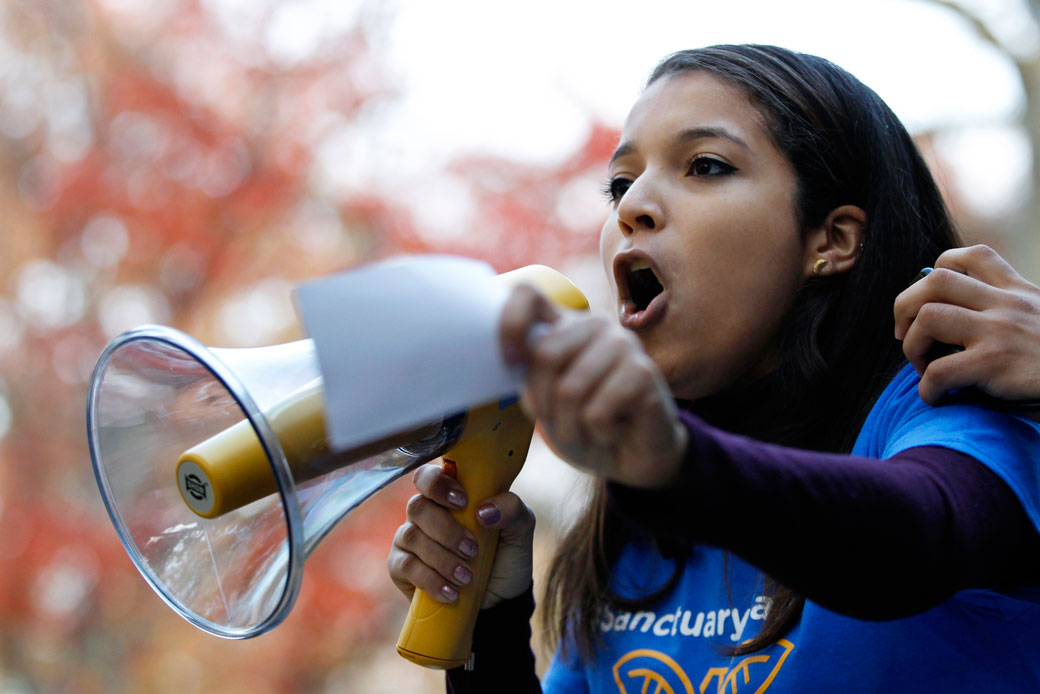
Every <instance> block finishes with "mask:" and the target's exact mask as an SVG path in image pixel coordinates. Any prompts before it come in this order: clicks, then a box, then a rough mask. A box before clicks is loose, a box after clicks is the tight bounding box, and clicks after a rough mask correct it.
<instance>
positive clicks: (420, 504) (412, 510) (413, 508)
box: [405, 494, 429, 518]
mask: <svg viewBox="0 0 1040 694" xmlns="http://www.w3.org/2000/svg"><path fill="white" fill-rule="evenodd" d="M427 504H429V500H428V499H427V498H426V497H425V496H423V495H422V494H415V495H414V496H412V498H411V499H409V500H408V504H407V505H406V506H405V513H406V515H407V517H408V518H412V517H414V516H417V515H418V514H419V513H421V512H422V511H423V509H424V508H426V506H427Z"/></svg>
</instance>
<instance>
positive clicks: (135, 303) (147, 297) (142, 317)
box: [98, 285, 170, 339]
mask: <svg viewBox="0 0 1040 694" xmlns="http://www.w3.org/2000/svg"><path fill="white" fill-rule="evenodd" d="M98 319H99V321H100V322H101V329H102V330H103V331H104V333H105V336H106V337H108V338H110V339H111V338H113V337H115V336H116V335H119V334H120V333H122V332H124V331H126V330H131V329H133V328H137V327H140V326H142V325H146V324H151V323H159V324H163V323H168V322H169V320H170V302H169V301H167V299H166V296H165V295H164V294H163V293H162V292H160V291H159V290H157V289H155V288H153V287H150V286H147V287H146V286H139V285H121V286H118V287H115V288H114V289H112V290H111V291H110V292H108V293H107V294H105V296H104V297H103V298H102V299H101V305H100V306H99V308H98Z"/></svg>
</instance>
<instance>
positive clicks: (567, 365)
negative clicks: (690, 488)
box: [501, 286, 688, 487]
mask: <svg viewBox="0 0 1040 694" xmlns="http://www.w3.org/2000/svg"><path fill="white" fill-rule="evenodd" d="M539 323H546V324H549V326H550V327H549V329H548V330H547V331H544V333H543V334H541V335H540V336H539V337H538V338H537V339H535V340H533V343H534V344H531V345H529V344H528V335H529V334H530V333H531V330H532V328H533V327H534V326H535V325H537V324H539ZM501 333H502V345H503V349H504V351H505V355H506V360H507V361H508V362H510V363H512V364H524V365H526V367H527V369H528V372H527V387H526V389H525V392H524V395H523V399H522V405H523V407H524V410H525V411H526V412H527V414H528V415H530V416H531V417H533V418H534V419H535V420H536V421H537V423H538V426H539V429H540V431H541V432H542V436H543V437H544V438H545V440H546V441H547V442H548V443H549V445H550V446H551V447H552V449H553V450H554V451H555V452H556V454H557V455H559V456H560V457H561V458H563V459H564V460H566V461H567V462H569V463H571V464H572V465H574V466H576V467H578V468H581V469H584V470H587V471H589V472H591V473H593V474H596V475H601V476H603V477H606V478H608V479H612V480H614V481H617V482H620V483H622V484H626V485H630V486H633V487H659V486H663V485H665V484H667V483H668V482H669V481H671V480H672V479H674V478H675V477H676V475H677V474H678V472H679V468H680V466H681V464H682V458H683V454H684V452H685V450H686V444H687V437H688V434H687V432H686V429H685V427H684V426H683V425H682V423H681V422H680V421H679V417H678V414H677V409H676V406H675V402H674V400H673V398H672V395H671V392H670V391H669V390H668V385H667V384H666V383H665V381H664V378H663V377H662V375H661V373H660V372H659V371H658V369H657V366H656V365H655V364H654V362H653V361H652V360H651V359H650V357H649V356H647V354H646V352H644V351H643V348H642V345H640V343H639V340H638V339H637V338H636V337H635V335H633V334H632V333H630V332H628V331H627V330H624V329H623V328H621V327H620V326H619V325H617V324H616V323H613V322H611V321H610V320H608V319H607V318H605V317H603V316H596V315H592V314H587V313H581V314H579V313H568V314H566V315H561V314H560V312H559V311H557V310H556V309H555V308H554V307H553V306H552V305H551V304H550V303H549V302H548V301H546V300H545V298H543V297H542V296H541V295H540V294H538V293H537V292H536V291H535V290H534V289H532V288H530V287H528V286H520V287H517V288H516V289H514V290H513V293H512V294H511V295H510V297H509V300H508V301H507V303H506V306H505V308H504V310H503V315H502V327H501Z"/></svg>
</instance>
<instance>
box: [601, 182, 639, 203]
mask: <svg viewBox="0 0 1040 694" xmlns="http://www.w3.org/2000/svg"><path fill="white" fill-rule="evenodd" d="M631 187H632V181H630V180H628V179H627V178H621V177H618V178H612V179H610V180H609V181H607V184H606V185H605V186H603V195H604V196H606V198H607V200H609V201H610V202H617V201H618V200H620V199H621V196H622V195H624V194H625V193H626V192H627V191H628V189H629V188H631Z"/></svg>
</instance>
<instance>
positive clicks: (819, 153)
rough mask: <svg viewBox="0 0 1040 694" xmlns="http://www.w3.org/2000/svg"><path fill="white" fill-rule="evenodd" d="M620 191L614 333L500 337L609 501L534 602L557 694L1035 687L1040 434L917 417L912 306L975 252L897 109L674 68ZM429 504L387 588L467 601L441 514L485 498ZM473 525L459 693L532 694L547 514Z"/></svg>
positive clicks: (734, 56)
mask: <svg viewBox="0 0 1040 694" xmlns="http://www.w3.org/2000/svg"><path fill="white" fill-rule="evenodd" d="M607 193H608V197H609V199H610V204H611V213H610V216H609V218H608V219H607V221H606V222H605V224H604V227H603V230H602V234H601V252H602V257H603V261H604V267H605V270H606V272H607V276H608V277H609V278H610V280H611V282H612V284H613V286H614V289H615V291H616V296H617V305H618V319H619V320H618V321H617V323H620V325H618V324H617V323H614V322H613V321H610V320H606V319H604V318H599V317H596V316H572V315H567V316H561V315H559V314H558V313H557V312H556V311H555V310H554V309H553V308H552V307H551V306H550V305H549V304H547V303H546V302H545V301H544V300H542V299H541V298H540V297H539V296H538V295H537V294H535V293H534V292H533V291H531V290H527V289H524V288H521V289H519V290H517V291H516V292H515V293H514V294H513V295H512V297H511V299H510V301H509V303H508V304H507V306H506V309H505V312H504V314H503V323H502V334H503V345H504V348H505V350H506V355H507V358H509V359H511V360H513V361H516V362H523V363H526V364H527V366H528V369H529V376H528V382H527V388H526V391H525V393H524V403H525V406H526V408H527V409H528V411H529V412H530V414H531V415H532V416H534V417H536V418H537V420H538V422H539V426H540V428H541V432H542V434H543V435H544V436H545V438H546V439H547V441H548V442H549V443H550V445H551V446H552V447H553V449H554V450H555V451H556V452H557V453H558V454H559V455H560V456H561V457H563V458H564V459H566V460H568V461H569V462H571V463H572V464H574V465H576V466H578V467H580V468H582V469H585V470H588V471H589V472H591V473H592V474H593V475H594V476H595V478H596V479H598V480H600V482H599V483H598V485H597V487H596V490H595V493H594V494H593V495H592V499H591V501H590V503H589V506H588V507H587V508H586V509H585V512H584V514H583V516H582V517H581V518H580V519H579V520H578V522H577V523H576V524H575V525H574V527H573V528H572V529H571V531H570V532H569V533H568V535H567V536H566V537H565V538H564V540H563V542H562V544H561V546H560V549H559V552H558V554H557V556H556V558H555V559H554V561H553V564H552V566H551V569H550V572H549V576H548V580H547V583H546V586H545V600H544V605H545V608H546V615H547V618H548V620H549V631H550V634H551V636H552V637H554V639H555V641H556V643H557V644H558V650H557V654H556V657H555V658H554V661H553V663H552V665H551V666H550V668H549V671H548V673H547V676H546V681H545V689H546V690H548V691H554V692H572V691H573V692H585V691H588V692H637V691H638V692H650V691H656V692H705V691H712V692H716V691H717V692H723V691H726V692H730V691H732V692H737V691H741V692H744V691H746V692H765V691H769V692H770V693H772V694H775V693H776V692H807V691H821V692H874V691H886V692H900V691H906V692H919V691H992V690H993V689H995V688H1000V689H1003V690H1007V691H1029V690H1035V689H1038V688H1040V649H1038V648H1037V646H1038V645H1040V627H1038V626H1036V625H1037V618H1040V588H1038V585H1040V533H1038V530H1037V528H1038V527H1040V426H1037V425H1034V424H1033V423H1032V422H1030V421H1027V420H1025V419H1022V418H1018V417H1016V416H1014V415H1007V414H1002V413H997V412H991V411H987V410H985V409H980V408H977V407H971V406H966V405H950V406H942V407H931V406H929V405H928V404H926V403H925V402H923V401H922V400H921V399H920V398H919V397H918V395H917V387H918V376H917V373H916V372H915V371H914V369H913V368H912V367H911V366H909V365H905V361H904V360H903V358H902V354H901V351H900V349H901V348H900V343H899V342H898V341H896V340H894V339H893V332H894V329H895V326H894V325H893V318H892V306H893V301H894V299H895V298H896V296H897V295H898V294H899V293H900V292H901V291H902V290H903V289H905V288H906V286H907V284H908V283H910V281H911V280H912V279H913V278H914V277H915V275H916V274H917V273H918V272H919V271H920V269H921V268H922V267H925V266H930V265H932V263H934V262H935V260H936V258H937V257H938V256H939V255H940V254H941V253H942V252H943V251H946V250H948V249H950V248H951V247H953V246H955V245H956V237H955V232H954V230H953V228H952V225H951V223H950V221H949V218H948V216H947V213H946V210H945V208H944V206H943V203H942V201H941V198H940V196H939V193H938V192H937V190H936V188H935V185H934V184H933V182H932V179H931V178H930V176H929V174H928V171H927V169H926V167H925V165H924V163H923V162H922V160H921V158H920V156H919V155H918V153H917V152H916V150H915V148H914V145H913V143H912V141H911V139H910V138H909V136H908V135H907V133H906V131H905V129H904V128H903V127H902V126H901V125H900V124H899V122H898V120H897V119H896V118H895V117H894V115H893V114H892V113H891V111H890V110H889V109H888V108H887V107H886V106H885V105H884V103H883V102H881V100H880V99H879V98H878V97H877V96H876V95H875V94H874V93H873V92H872V91H870V90H869V89H868V88H866V87H865V86H863V85H862V84H861V83H859V82H858V81H857V80H855V79H854V78H853V77H851V76H850V75H848V74H847V73H845V72H844V71H842V70H841V69H839V68H837V67H835V66H834V65H832V64H830V63H828V62H826V61H824V60H821V59H819V58H815V57H812V56H807V55H802V54H797V53H793V52H790V51H787V50H783V49H779V48H775V47H768V46H716V47H711V48H706V49H700V50H694V51H684V52H681V53H678V54H675V55H673V56H670V57H669V58H667V59H665V60H664V61H663V62H662V63H661V64H660V65H659V66H658V67H657V69H656V70H655V71H654V73H653V74H652V76H651V77H650V79H649V81H648V84H647V87H646V89H645V91H644V93H643V94H642V96H641V97H640V98H639V100H638V101H637V102H636V104H635V106H634V107H633V109H632V111H631V113H630V114H629V117H628V119H627V120H626V123H625V126H624V130H623V133H622V136H621V142H620V144H619V145H618V148H617V150H616V151H615V153H614V156H613V158H612V160H611V163H610V169H609V182H608V184H607ZM913 313H914V311H912V310H911V311H910V312H909V313H908V315H910V314H913ZM537 322H545V323H550V324H551V325H552V330H551V331H550V332H549V333H548V334H547V335H545V336H544V337H542V338H541V339H539V340H538V341H537V342H536V343H535V345H534V346H533V347H528V346H527V345H526V343H525V336H526V335H527V334H528V332H529V330H530V327H531V326H532V325H533V324H535V323H537ZM906 324H907V321H906V320H905V319H901V323H900V326H901V327H900V329H901V330H903V331H904V332H906V330H905V328H906ZM908 340H911V341H913V340H914V338H913V336H912V335H908ZM415 482H416V486H417V487H418V489H419V491H420V494H419V495H418V496H416V497H415V498H414V499H413V501H412V502H411V503H410V504H409V508H408V521H407V522H406V523H405V525H404V526H402V528H401V530H400V532H399V533H398V535H397V536H396V537H395V541H394V547H393V548H392V550H391V553H390V557H389V560H388V565H389V568H390V573H391V576H392V578H393V579H394V580H395V582H396V583H397V585H398V586H399V587H400V588H401V589H402V591H404V592H405V593H406V594H409V595H410V593H411V591H413V590H414V588H415V587H419V588H422V589H423V590H426V591H427V592H429V593H431V594H434V595H439V596H440V597H441V598H442V599H444V600H445V601H451V600H453V599H454V598H455V597H456V596H457V594H458V590H464V589H465V585H466V583H468V581H469V580H470V578H471V575H472V574H471V572H470V570H469V569H468V566H467V558H468V557H469V556H471V554H472V548H473V544H474V543H473V538H472V537H471V536H468V534H467V532H466V531H465V530H464V529H462V528H461V527H460V526H459V525H458V524H456V523H454V521H452V520H451V517H450V515H449V514H448V512H447V510H446V509H447V508H450V507H453V506H454V507H461V506H464V505H465V504H466V502H467V500H466V499H465V494H464V492H463V490H462V489H461V488H459V487H458V485H456V484H455V483H454V481H453V480H451V479H450V478H449V477H447V476H445V475H443V474H441V472H440V470H439V468H438V466H436V465H430V466H425V467H423V468H422V469H420V470H419V471H418V472H417V474H416V477H415ZM476 501H479V502H480V503H479V505H477V507H476V508H477V514H478V516H479V517H480V518H481V521H482V522H484V523H485V524H486V525H489V526H491V527H496V528H500V529H501V530H502V531H503V532H502V538H501V544H500V547H499V551H498V555H497V557H496V564H495V568H494V570H493V576H492V581H491V585H490V586H489V592H488V598H487V599H486V601H485V608H486V609H485V610H484V611H483V612H482V614H481V617H480V620H479V621H478V626H477V634H476V637H475V645H474V652H475V657H476V660H475V668H474V669H473V670H472V671H469V672H464V671H458V672H452V673H450V674H449V688H454V689H455V691H460V692H461V691H496V692H497V691H537V690H538V688H539V686H540V685H539V683H538V682H537V680H536V679H535V677H534V674H533V659H532V657H531V653H530V649H529V647H528V646H527V640H528V638H529V635H530V631H529V628H528V626H527V624H528V619H529V617H530V614H531V610H532V605H533V601H532V599H531V597H530V596H531V593H530V591H531V583H532V580H531V561H530V552H531V535H532V528H533V523H534V520H533V516H532V514H531V512H530V510H529V509H527V507H526V506H525V505H524V504H523V502H522V501H520V500H519V499H518V498H517V497H516V496H515V495H513V494H508V493H507V494H502V495H499V496H497V497H494V498H492V499H488V500H476Z"/></svg>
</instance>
